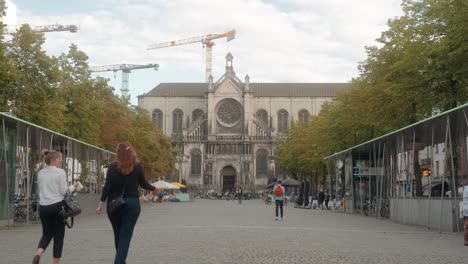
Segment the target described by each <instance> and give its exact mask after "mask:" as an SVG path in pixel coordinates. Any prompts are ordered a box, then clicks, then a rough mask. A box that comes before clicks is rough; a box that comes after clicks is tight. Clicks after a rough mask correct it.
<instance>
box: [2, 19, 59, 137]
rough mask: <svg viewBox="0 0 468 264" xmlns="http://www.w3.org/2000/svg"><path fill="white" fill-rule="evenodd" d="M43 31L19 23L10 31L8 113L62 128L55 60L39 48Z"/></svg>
mask: <svg viewBox="0 0 468 264" xmlns="http://www.w3.org/2000/svg"><path fill="white" fill-rule="evenodd" d="M43 44H44V34H42V33H38V32H34V31H32V30H31V28H30V27H29V26H28V25H23V26H21V28H20V29H19V30H18V32H16V33H14V35H13V39H12V41H11V45H10V46H9V48H8V53H7V56H8V57H9V59H10V61H11V64H12V65H14V69H13V74H12V77H13V79H12V86H13V87H12V92H11V93H10V94H9V96H10V98H9V102H10V109H11V112H12V113H14V114H15V115H16V116H18V117H19V118H23V119H25V120H28V121H30V122H33V123H35V124H39V125H42V126H45V127H47V128H50V129H53V130H57V131H62V130H63V129H62V128H63V122H62V121H63V115H62V114H63V110H64V106H63V105H62V104H61V102H60V101H59V100H58V89H57V87H58V82H57V81H58V78H59V69H58V67H57V60H56V58H54V57H49V56H47V55H46V53H45V51H43V50H42V45H43Z"/></svg>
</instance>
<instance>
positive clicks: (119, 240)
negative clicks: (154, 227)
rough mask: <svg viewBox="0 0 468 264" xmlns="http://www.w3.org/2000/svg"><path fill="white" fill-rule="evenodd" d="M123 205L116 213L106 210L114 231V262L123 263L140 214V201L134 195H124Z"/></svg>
mask: <svg viewBox="0 0 468 264" xmlns="http://www.w3.org/2000/svg"><path fill="white" fill-rule="evenodd" d="M124 199H125V205H124V206H123V208H122V209H120V210H119V211H118V212H117V213H115V214H113V215H110V214H109V210H107V217H109V220H110V222H111V224H112V230H113V231H114V244H115V249H116V253H115V260H114V264H125V263H126V262H125V261H126V259H127V255H128V248H129V247H130V241H131V240H132V236H133V229H134V228H135V224H136V222H137V220H138V217H139V216H140V211H141V207H140V201H139V200H138V198H136V197H126V198H124Z"/></svg>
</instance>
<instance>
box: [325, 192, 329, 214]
mask: <svg viewBox="0 0 468 264" xmlns="http://www.w3.org/2000/svg"><path fill="white" fill-rule="evenodd" d="M329 202H330V194H329V193H328V190H326V191H325V208H326V209H327V210H329V209H330V207H328V203H329Z"/></svg>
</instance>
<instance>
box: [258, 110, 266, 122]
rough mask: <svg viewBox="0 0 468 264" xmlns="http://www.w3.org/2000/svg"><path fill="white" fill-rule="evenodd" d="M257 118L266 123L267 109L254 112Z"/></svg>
mask: <svg viewBox="0 0 468 264" xmlns="http://www.w3.org/2000/svg"><path fill="white" fill-rule="evenodd" d="M256 116H257V118H258V119H260V120H262V121H263V122H265V123H266V124H268V113H267V111H265V110H263V109H260V110H258V111H257V114H256Z"/></svg>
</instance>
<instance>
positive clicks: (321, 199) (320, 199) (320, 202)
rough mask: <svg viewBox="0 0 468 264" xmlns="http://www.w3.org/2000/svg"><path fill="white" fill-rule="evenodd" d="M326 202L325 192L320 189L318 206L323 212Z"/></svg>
mask: <svg viewBox="0 0 468 264" xmlns="http://www.w3.org/2000/svg"><path fill="white" fill-rule="evenodd" d="M324 201H325V193H324V192H323V188H321V189H320V192H319V194H318V206H319V208H321V209H322V210H323V202H324Z"/></svg>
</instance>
